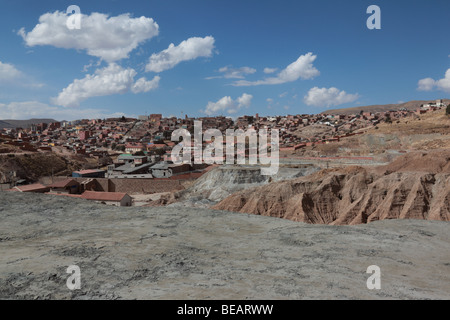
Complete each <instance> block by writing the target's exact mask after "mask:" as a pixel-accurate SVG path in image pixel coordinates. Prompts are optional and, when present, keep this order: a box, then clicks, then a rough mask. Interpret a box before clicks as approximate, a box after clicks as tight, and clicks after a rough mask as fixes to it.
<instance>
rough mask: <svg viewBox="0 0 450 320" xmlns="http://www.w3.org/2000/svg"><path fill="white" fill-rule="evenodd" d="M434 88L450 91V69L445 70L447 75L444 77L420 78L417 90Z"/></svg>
mask: <svg viewBox="0 0 450 320" xmlns="http://www.w3.org/2000/svg"><path fill="white" fill-rule="evenodd" d="M434 89H437V90H440V91H444V92H450V69H448V70H447V71H446V72H445V76H444V78H443V79H440V80H434V79H432V78H425V79H421V80H419V82H418V88H417V90H420V91H431V90H434Z"/></svg>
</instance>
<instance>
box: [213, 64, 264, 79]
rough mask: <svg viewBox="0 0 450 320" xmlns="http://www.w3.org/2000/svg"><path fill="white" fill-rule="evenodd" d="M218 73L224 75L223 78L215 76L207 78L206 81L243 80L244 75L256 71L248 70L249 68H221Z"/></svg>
mask: <svg viewBox="0 0 450 320" xmlns="http://www.w3.org/2000/svg"><path fill="white" fill-rule="evenodd" d="M219 72H222V73H224V75H223V76H216V77H208V78H206V79H207V80H211V79H220V78H225V79H244V78H245V75H247V74H253V73H255V72H256V69H253V68H250V67H241V68H230V67H228V66H227V67H223V68H220V69H219Z"/></svg>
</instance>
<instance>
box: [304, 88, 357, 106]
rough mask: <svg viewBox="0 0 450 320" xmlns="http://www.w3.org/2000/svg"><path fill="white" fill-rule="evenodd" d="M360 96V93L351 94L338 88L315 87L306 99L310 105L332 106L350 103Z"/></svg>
mask: <svg viewBox="0 0 450 320" xmlns="http://www.w3.org/2000/svg"><path fill="white" fill-rule="evenodd" d="M358 98H359V95H358V94H349V93H346V92H345V91H340V90H339V89H337V88H334V87H332V88H318V87H314V88H312V89H310V90H309V91H308V94H307V95H306V96H305V97H304V101H305V103H306V104H307V105H308V106H315V107H327V108H328V107H331V106H338V105H341V104H344V103H350V102H353V101H355V100H356V99H358Z"/></svg>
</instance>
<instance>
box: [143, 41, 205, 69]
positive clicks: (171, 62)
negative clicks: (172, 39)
mask: <svg viewBox="0 0 450 320" xmlns="http://www.w3.org/2000/svg"><path fill="white" fill-rule="evenodd" d="M213 49H214V38H213V37H211V36H207V37H204V38H199V37H193V38H189V39H187V40H184V41H182V42H181V43H180V44H179V45H177V46H175V45H174V44H173V43H171V44H170V45H169V47H168V48H167V49H165V50H163V51H161V52H159V53H154V54H152V55H151V57H150V59H149V62H148V64H147V65H146V66H145V71H147V72H150V71H152V72H162V71H164V70H168V69H172V68H173V67H175V66H176V65H177V64H179V63H180V62H183V61H189V60H194V59H197V58H199V57H211V56H212V50H213Z"/></svg>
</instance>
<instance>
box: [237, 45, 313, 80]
mask: <svg viewBox="0 0 450 320" xmlns="http://www.w3.org/2000/svg"><path fill="white" fill-rule="evenodd" d="M316 58H317V56H316V55H313V54H312V53H311V52H309V53H307V54H305V55H301V56H300V57H299V58H298V59H297V61H294V62H293V63H291V64H290V65H288V66H287V67H286V68H285V69H283V70H281V71H280V72H279V73H278V75H277V76H276V77H271V78H265V79H263V80H258V81H246V80H239V81H236V82H234V83H233V86H237V87H242V86H259V85H268V84H282V83H286V82H293V81H296V80H298V79H300V78H301V79H303V80H306V79H312V78H314V77H316V76H318V75H319V74H320V72H319V70H317V69H316V68H315V67H314V66H313V62H314V60H316Z"/></svg>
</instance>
